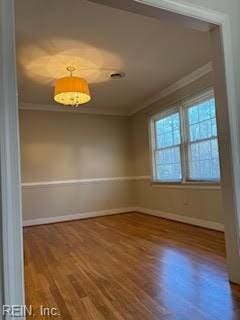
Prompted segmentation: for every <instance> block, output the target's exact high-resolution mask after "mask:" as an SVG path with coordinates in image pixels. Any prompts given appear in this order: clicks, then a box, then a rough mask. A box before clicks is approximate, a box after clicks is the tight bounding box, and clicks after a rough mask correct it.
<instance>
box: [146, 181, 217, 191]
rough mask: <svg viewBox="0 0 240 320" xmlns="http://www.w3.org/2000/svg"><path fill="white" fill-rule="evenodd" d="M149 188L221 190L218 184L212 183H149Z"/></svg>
mask: <svg viewBox="0 0 240 320" xmlns="http://www.w3.org/2000/svg"><path fill="white" fill-rule="evenodd" d="M151 186H152V187H153V188H162V189H205V190H208V189H209V190H221V184H220V183H214V182H213V183H212V182H209V183H208V182H206V183H205V182H179V183H178V182H175V183H171V182H154V181H151Z"/></svg>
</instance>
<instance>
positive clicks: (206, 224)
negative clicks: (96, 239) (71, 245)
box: [23, 207, 224, 231]
mask: <svg viewBox="0 0 240 320" xmlns="http://www.w3.org/2000/svg"><path fill="white" fill-rule="evenodd" d="M127 212H139V213H144V214H148V215H151V216H155V217H159V218H164V219H168V220H173V221H178V222H183V223H187V224H191V225H194V226H198V227H203V228H207V229H211V230H217V231H224V225H223V224H221V223H219V222H213V221H208V220H201V219H197V218H192V217H187V216H184V215H178V214H174V213H170V212H163V211H159V210H152V209H148V208H143V207H125V208H119V209H110V210H100V211H91V212H83V213H75V214H70V215H64V216H58V217H49V218H40V219H32V220H25V221H23V226H24V227H29V226H36V225H42V224H49V223H56V222H64V221H72V220H80V219H88V218H95V217H101V216H108V215H114V214H120V213H127Z"/></svg>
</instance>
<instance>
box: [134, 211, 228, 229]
mask: <svg viewBox="0 0 240 320" xmlns="http://www.w3.org/2000/svg"><path fill="white" fill-rule="evenodd" d="M135 210H136V211H137V212H140V213H145V214H148V215H151V216H155V217H159V218H165V219H168V220H173V221H178V222H183V223H187V224H191V225H194V226H198V227H203V228H207V229H211V230H217V231H224V225H223V224H222V223H219V222H214V221H208V220H201V219H198V218H192V217H187V216H184V215H179V214H174V213H170V212H163V211H159V210H152V209H147V208H143V207H137V208H135Z"/></svg>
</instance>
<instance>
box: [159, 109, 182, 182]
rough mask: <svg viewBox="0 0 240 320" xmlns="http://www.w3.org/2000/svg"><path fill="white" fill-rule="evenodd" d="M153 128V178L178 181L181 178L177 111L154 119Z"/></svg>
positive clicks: (179, 133) (178, 116) (179, 134)
mask: <svg viewBox="0 0 240 320" xmlns="http://www.w3.org/2000/svg"><path fill="white" fill-rule="evenodd" d="M154 128H155V150H154V158H155V171H156V177H155V178H156V180H159V181H170V182H171V181H179V180H181V178H182V172H181V151H180V145H181V132H180V115H179V112H175V113H172V114H170V115H168V116H166V117H163V118H161V119H158V120H156V121H155V123H154Z"/></svg>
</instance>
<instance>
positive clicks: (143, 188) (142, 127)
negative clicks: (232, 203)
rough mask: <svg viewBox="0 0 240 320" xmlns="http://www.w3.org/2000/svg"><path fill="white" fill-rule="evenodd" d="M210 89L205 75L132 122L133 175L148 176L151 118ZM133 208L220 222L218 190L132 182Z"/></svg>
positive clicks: (149, 172)
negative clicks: (135, 203)
mask: <svg viewBox="0 0 240 320" xmlns="http://www.w3.org/2000/svg"><path fill="white" fill-rule="evenodd" d="M210 86H212V75H211V74H208V75H206V76H204V77H202V78H200V79H199V80H197V81H196V82H194V83H192V84H190V85H188V86H187V87H185V88H182V89H180V90H178V91H176V92H175V93H174V94H171V95H170V96H168V97H166V98H164V99H162V100H160V101H158V102H156V103H154V104H153V105H152V106H150V107H148V108H147V109H146V110H143V111H141V112H138V113H137V114H135V115H134V116H133V118H132V130H133V131H132V138H133V150H134V152H135V174H136V175H139V176H141V175H151V161H150V151H149V131H148V121H149V117H150V116H151V114H153V113H155V112H159V111H161V110H164V109H165V108H168V107H170V106H172V105H176V103H178V102H180V101H181V100H182V99H184V98H186V97H189V96H190V95H194V94H197V93H199V92H201V91H202V90H204V89H207V88H209V87H210ZM135 192H136V198H137V199H138V204H137V206H139V207H143V208H148V209H152V210H159V211H161V212H167V213H173V214H179V215H185V216H189V217H192V218H197V219H202V220H209V221H214V222H222V221H223V208H222V195H221V190H215V189H202V188H201V189H196V188H185V187H182V188H181V187H174V186H172V187H169V186H168V187H166V188H164V186H161V187H157V186H153V185H151V182H150V181H146V180H144V181H138V182H136V191H135Z"/></svg>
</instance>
